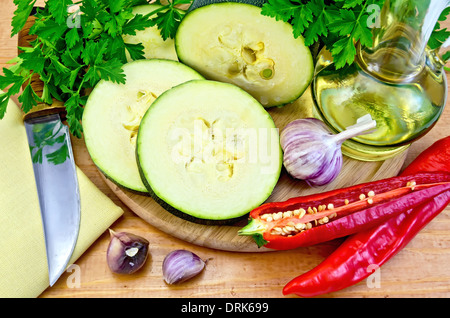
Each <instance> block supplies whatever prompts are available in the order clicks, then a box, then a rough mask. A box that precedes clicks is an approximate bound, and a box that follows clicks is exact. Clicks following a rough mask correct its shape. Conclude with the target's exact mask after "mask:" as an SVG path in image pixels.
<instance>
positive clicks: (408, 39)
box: [358, 0, 450, 82]
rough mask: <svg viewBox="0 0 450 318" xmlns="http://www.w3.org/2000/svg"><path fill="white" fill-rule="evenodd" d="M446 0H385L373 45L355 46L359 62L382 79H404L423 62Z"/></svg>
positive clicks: (410, 76)
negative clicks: (365, 46) (357, 50)
mask: <svg viewBox="0 0 450 318" xmlns="http://www.w3.org/2000/svg"><path fill="white" fill-rule="evenodd" d="M449 3H450V1H449V0H386V1H385V3H384V6H383V8H382V10H381V15H380V20H379V25H378V26H379V27H377V28H375V29H374V30H373V46H372V47H370V48H364V49H360V50H359V56H358V59H359V62H360V64H362V66H363V68H365V69H366V70H367V71H368V72H370V73H372V74H373V75H375V76H377V77H380V78H382V79H384V80H391V81H393V82H396V81H408V79H410V78H413V77H414V76H415V75H417V74H418V73H420V72H421V71H422V69H423V68H424V66H425V62H426V53H427V52H426V51H427V50H426V47H427V43H428V40H429V38H430V36H431V33H432V32H433V29H434V26H435V25H436V22H437V21H438V19H439V16H440V14H441V13H442V11H443V10H444V9H445V8H446V7H447V6H448V5H449Z"/></svg>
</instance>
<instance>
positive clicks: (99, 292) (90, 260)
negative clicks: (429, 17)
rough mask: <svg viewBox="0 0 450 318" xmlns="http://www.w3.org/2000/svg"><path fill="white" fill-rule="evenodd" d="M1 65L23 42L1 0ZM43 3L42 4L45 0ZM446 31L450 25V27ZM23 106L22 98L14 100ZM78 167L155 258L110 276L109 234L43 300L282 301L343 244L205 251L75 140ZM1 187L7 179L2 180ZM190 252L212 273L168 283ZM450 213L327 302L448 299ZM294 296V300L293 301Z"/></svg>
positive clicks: (446, 117) (447, 117)
mask: <svg viewBox="0 0 450 318" xmlns="http://www.w3.org/2000/svg"><path fill="white" fill-rule="evenodd" d="M0 4H1V7H2V10H1V11H0V67H5V66H7V64H6V62H7V61H9V60H10V59H12V58H14V57H15V56H16V55H17V47H16V44H17V36H15V37H13V38H10V32H11V27H10V23H11V18H12V16H13V12H14V9H15V7H14V5H13V2H12V1H10V0H0ZM37 4H38V5H40V4H43V0H39V1H38V3H37ZM445 26H446V27H449V26H450V25H449V23H448V21H446V22H445ZM15 101H16V102H17V98H16V99H15ZM449 125H450V107H449V106H448V103H447V106H446V109H445V110H444V113H443V115H442V117H441V119H440V121H439V122H438V123H437V124H436V126H435V127H434V128H433V129H432V130H431V131H430V133H429V134H427V135H426V136H425V137H423V138H421V139H420V140H418V141H416V142H415V143H414V144H413V145H412V146H411V147H410V148H409V150H408V154H407V157H406V159H405V164H404V166H405V165H407V164H408V163H410V162H411V161H412V160H413V159H414V158H415V157H416V156H417V155H418V154H419V153H420V152H421V151H423V150H424V149H425V148H426V147H428V146H429V145H431V144H432V143H433V142H434V141H435V140H437V139H439V138H442V137H444V136H448V135H450V129H449ZM72 142H73V148H74V152H75V160H76V163H77V165H78V166H79V167H80V168H81V169H82V170H83V171H84V172H85V173H86V175H87V176H88V177H89V178H90V179H91V180H92V181H93V182H94V183H95V184H96V185H97V187H98V188H99V189H100V190H101V191H103V192H104V193H105V194H106V195H107V196H109V197H110V198H111V200H113V201H114V202H115V203H116V204H117V205H119V206H121V207H122V208H123V209H124V212H125V213H124V215H123V217H122V218H121V219H119V220H118V221H117V222H116V223H115V224H113V226H112V228H113V229H114V230H115V231H128V232H133V233H135V234H138V235H142V236H144V237H146V238H147V239H148V240H149V241H150V259H149V260H148V262H147V263H146V264H145V266H144V268H143V269H142V270H140V271H139V272H138V273H136V275H133V276H119V275H115V274H113V273H111V272H110V270H109V269H108V267H107V264H106V258H105V251H106V248H107V246H108V243H109V234H108V233H107V232H105V233H104V234H103V235H102V236H101V237H99V239H98V240H97V241H96V242H95V243H94V244H93V245H92V246H91V247H90V248H89V249H88V250H87V251H86V253H85V254H84V255H83V256H82V257H81V258H80V259H79V260H78V261H77V262H76V265H78V266H79V270H80V273H81V275H80V284H79V286H76V287H75V288H69V286H68V284H67V281H68V280H70V279H71V277H70V274H71V273H66V274H64V275H63V276H62V277H61V279H60V280H59V281H58V282H57V283H56V285H55V286H53V287H52V288H48V289H47V290H46V291H45V292H44V293H43V294H42V295H41V297H43V298H58V297H61V298H77V297H78V298H81V297H86V298H87V297H97V298H106V297H152V298H161V297H164V298H174V297H177V298H195V297H207V298H211V297H217V298H227V299H229V300H230V301H232V300H233V299H235V298H239V297H249V298H255V299H260V298H268V297H273V298H278V297H283V296H282V294H281V290H282V288H283V286H284V285H285V284H286V283H287V282H288V281H289V280H291V279H292V278H294V277H296V276H298V275H299V274H301V273H303V272H305V271H307V270H309V269H311V268H313V267H314V266H315V265H317V264H319V263H320V262H321V261H322V260H323V259H325V258H326V257H327V256H328V255H329V254H330V253H331V252H332V251H334V249H335V248H336V247H337V246H338V245H339V244H340V242H341V241H340V240H335V241H332V242H328V243H325V244H320V245H318V246H314V247H308V248H299V249H296V250H292V251H282V252H273V253H272V252H269V253H238V252H229V251H220V250H216V249H211V248H206V247H202V246H198V245H194V244H191V243H187V242H185V241H183V240H181V239H178V238H175V237H173V236H172V235H169V234H167V233H165V232H163V231H161V230H160V229H158V228H156V227H154V226H152V225H150V224H149V223H147V222H146V221H144V220H143V219H141V218H140V217H138V216H137V215H136V214H135V213H133V212H132V211H131V210H130V209H129V208H128V207H127V206H126V205H125V204H123V203H122V201H121V200H120V199H119V198H118V197H117V196H116V194H115V193H114V192H113V191H112V190H111V189H110V188H109V187H108V185H107V184H106V183H105V181H104V180H103V178H102V176H101V175H100V174H99V172H98V171H97V169H96V167H95V166H94V164H93V163H92V161H91V159H90V157H89V154H88V153H87V150H86V147H85V145H84V142H83V140H82V139H76V138H74V139H73V140H72ZM0 182H1V181H0ZM178 248H184V249H189V250H191V251H193V252H195V253H197V254H198V255H199V256H201V257H202V258H205V259H207V258H208V259H209V261H208V265H207V267H206V269H205V270H204V271H203V272H202V274H200V275H199V276H198V277H196V278H194V279H193V280H191V281H189V282H186V283H185V284H183V285H179V286H168V285H166V284H165V283H164V281H163V279H162V269H161V265H162V261H163V259H164V257H165V255H167V253H169V252H170V251H172V250H174V249H178ZM449 263H450V207H447V208H446V209H445V210H444V211H443V212H442V213H441V214H440V215H438V216H437V217H436V218H435V219H434V220H433V221H432V222H431V223H430V224H428V225H427V226H426V227H425V228H424V229H423V230H422V231H421V232H420V233H419V234H418V235H417V236H416V237H415V238H414V239H413V240H412V241H411V242H410V243H409V244H408V245H407V246H406V248H404V249H403V250H402V251H401V252H400V253H398V254H397V255H396V256H395V257H394V258H393V259H391V260H390V261H389V262H388V263H386V264H385V265H384V266H383V267H382V268H381V269H380V275H379V278H380V286H379V287H376V288H369V286H368V284H367V282H366V281H362V282H360V283H358V284H356V285H355V286H352V287H349V288H347V289H345V290H342V291H339V292H335V293H331V294H327V295H324V296H322V297H339V298H343V297H351V298H353V297H354V298H360V297H369V298H382V297H405V298H406V297H417V298H420V297H430V298H431V297H442V298H448V297H450V274H449V272H448V264H449ZM290 297H292V296H290Z"/></svg>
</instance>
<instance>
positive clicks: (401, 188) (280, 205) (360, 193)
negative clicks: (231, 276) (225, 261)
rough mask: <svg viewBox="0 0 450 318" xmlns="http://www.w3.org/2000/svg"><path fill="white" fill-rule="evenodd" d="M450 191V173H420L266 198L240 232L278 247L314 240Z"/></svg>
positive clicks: (350, 230)
mask: <svg viewBox="0 0 450 318" xmlns="http://www.w3.org/2000/svg"><path fill="white" fill-rule="evenodd" d="M448 190H450V173H421V174H415V175H411V176H405V177H393V178H389V179H384V180H380V181H374V182H369V183H364V184H359V185H356V186H352V187H347V188H343V189H337V190H332V191H328V192H324V193H320V194H314V195H309V196H303V197H297V198H293V199H290V200H287V201H285V202H275V203H267V204H264V205H262V206H260V207H259V208H257V209H255V210H253V211H252V212H250V217H251V219H250V222H249V224H248V225H247V226H246V227H244V228H242V229H241V230H240V231H239V234H240V235H252V236H253V237H254V239H255V241H256V242H257V243H258V245H260V246H261V245H265V246H266V247H268V248H272V249H277V250H286V249H293V248H297V247H300V246H308V245H314V244H318V243H321V242H326V241H329V240H332V239H335V238H338V237H344V236H348V235H350V234H354V233H356V232H360V231H364V230H366V229H369V228H371V227H374V226H376V225H378V224H381V223H383V222H385V221H386V220H388V219H389V218H392V217H393V216H396V215H398V214H400V213H403V212H406V211H407V210H408V209H411V208H412V207H414V206H417V205H419V204H421V203H423V202H426V201H428V200H429V199H430V198H432V197H434V196H436V195H438V194H440V193H442V192H444V191H448Z"/></svg>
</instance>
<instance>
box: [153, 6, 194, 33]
mask: <svg viewBox="0 0 450 318" xmlns="http://www.w3.org/2000/svg"><path fill="white" fill-rule="evenodd" d="M156 3H158V4H160V5H162V7H161V8H159V9H156V10H154V11H153V12H150V13H149V14H148V15H149V16H153V15H154V14H155V13H156V17H153V18H152V19H151V20H152V22H153V25H157V26H158V29H159V30H160V32H161V37H162V38H163V39H164V40H167V39H168V38H171V39H173V38H174V37H175V33H176V32H177V29H178V26H179V25H180V23H181V20H182V19H183V18H184V16H185V15H186V12H185V11H184V10H181V9H179V8H177V6H179V5H181V4H188V3H191V0H168V4H167V5H164V4H162V3H161V2H160V1H159V0H157V1H156Z"/></svg>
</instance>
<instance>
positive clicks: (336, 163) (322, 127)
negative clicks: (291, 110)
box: [280, 115, 376, 186]
mask: <svg viewBox="0 0 450 318" xmlns="http://www.w3.org/2000/svg"><path fill="white" fill-rule="evenodd" d="M375 126H376V122H375V121H374V120H372V118H371V117H370V115H366V116H363V117H361V118H359V119H358V120H357V122H356V124H355V125H353V126H350V127H347V128H346V130H344V131H342V132H341V133H339V134H333V133H332V132H331V130H330V129H329V128H328V126H327V125H326V124H324V123H323V122H322V121H320V120H318V119H315V118H304V119H297V120H294V121H293V122H291V123H289V124H288V125H287V126H286V127H285V128H284V130H283V131H282V132H281V135H280V142H281V147H282V148H283V152H284V158H283V161H284V162H283V163H284V167H285V168H286V170H287V172H288V173H289V174H290V175H291V176H292V177H294V178H296V179H301V180H305V181H306V182H307V183H308V184H309V185H310V186H321V185H325V184H328V183H330V182H332V181H333V180H334V179H336V177H337V176H338V175H339V173H340V171H341V169H342V151H341V145H342V143H343V142H344V141H345V140H347V139H349V138H353V137H355V136H358V135H362V134H366V133H369V132H371V131H372V129H373V128H375ZM369 130H370V131H369Z"/></svg>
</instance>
